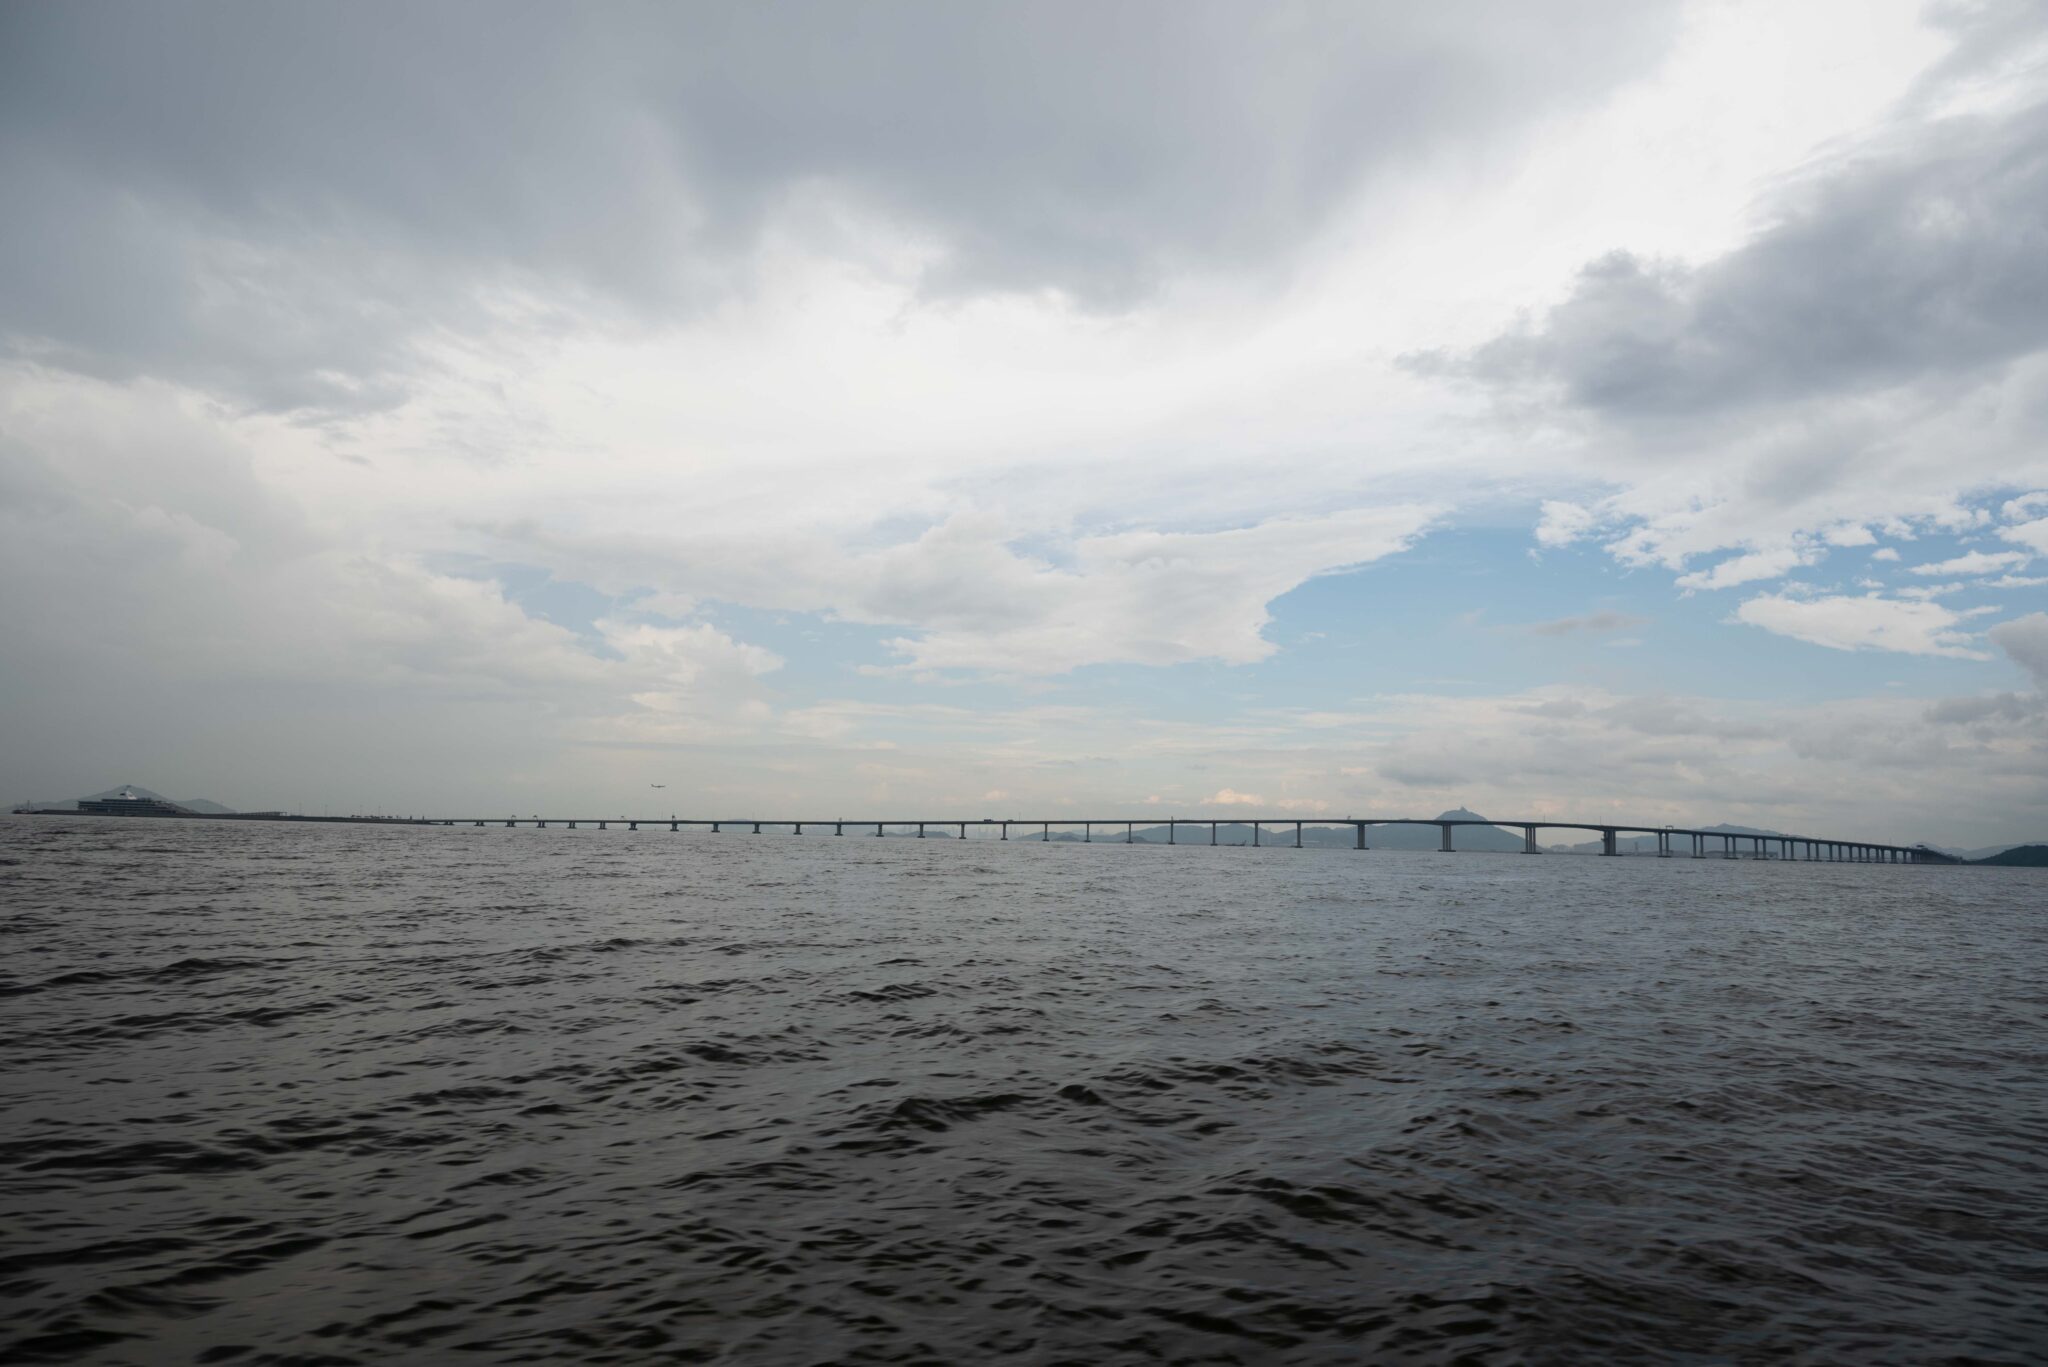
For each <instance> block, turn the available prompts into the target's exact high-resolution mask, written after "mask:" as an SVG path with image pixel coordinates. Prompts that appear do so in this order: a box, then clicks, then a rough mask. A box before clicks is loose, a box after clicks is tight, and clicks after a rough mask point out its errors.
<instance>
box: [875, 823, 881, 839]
mask: <svg viewBox="0 0 2048 1367" xmlns="http://www.w3.org/2000/svg"><path fill="white" fill-rule="evenodd" d="M881 838H882V823H881V822H879V821H877V822H876V823H875V839H877V840H880V839H881Z"/></svg>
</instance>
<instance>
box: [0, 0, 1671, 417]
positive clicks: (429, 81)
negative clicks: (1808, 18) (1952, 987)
mask: <svg viewBox="0 0 2048 1367" xmlns="http://www.w3.org/2000/svg"><path fill="white" fill-rule="evenodd" d="M1675 10H1676V7H1675V6H1674V5H1671V4H1664V3H1657V4H1641V5H1631V6H1629V7H1628V10H1627V12H1626V13H1621V14H1617V13H1616V12H1615V11H1613V10H1612V9H1611V7H1609V6H1606V5H1602V4H1598V3H1594V0H1565V3H1563V4H1561V5H1555V6H1552V7H1550V8H1548V9H1546V10H1545V11H1544V12H1542V13H1541V14H1538V13H1536V12H1534V11H1531V10H1529V9H1528V8H1527V7H1525V6H1520V5H1515V4H1507V3H1503V4H1496V5H1488V6H1483V7H1482V10H1481V12H1480V13H1479V14H1474V13H1473V12H1470V11H1456V12H1453V11H1437V10H1434V9H1425V8H1417V7H1414V6H1408V5H1401V4H1395V3H1368V4H1355V5H1346V4H1330V3H1313V2H1312V3H1305V4H1300V5H1295V6H1290V7H1288V8H1286V9H1284V10H1263V9H1247V8H1244V7H1242V6H1238V5H1231V4H1224V3H1196V4H1189V5H1181V4H1167V3H1163V2H1162V0H1149V2H1148V0H1137V2H1136V3H1131V4H1126V5H1120V6H1118V7H1117V8H1116V9H1115V10H1114V11H1113V12H1104V11H1100V10H1095V9H1088V10H1083V9H1082V8H1080V7H1076V6H1062V5H1051V6H1046V7H1023V8H1017V9H1003V8H987V7H959V8H953V7H941V8H933V7H928V6H914V5H887V4H885V5H876V6H866V7H860V8H849V7H846V6H842V5H836V4H831V3H826V2H823V0H820V2H818V3H804V2H802V0H785V2H783V3H768V4H738V3H713V4H709V5H700V6H691V7H685V8H681V9H674V10H662V9H657V8H635V9H613V10H609V11H603V12H599V11H594V10H589V11H586V10H579V9H574V8H563V7H558V6H549V5H540V4H528V3H517V0H515V2H514V3H510V4H504V5H483V4H469V3H459V2H458V3H453V4H448V5H437V6H430V7H421V6H407V5H397V4H389V5H371V6H368V7H337V8H331V9H323V8H310V7H279V6H273V5H264V4H257V3H240V4H238V3H216V4H210V5H207V6H204V7H203V8H201V9H198V10H192V11H183V12H179V11H170V10H166V9H164V8H162V7H160V6H155V5H149V4H108V5H102V6H94V7H86V8H79V7H71V6H47V7H39V8H37V9H35V10H34V11H31V12H25V13H21V14H16V15H10V17H9V21H8V41H7V43H6V44H5V51H4V53H0V129H4V130H5V134H4V136H0V183H5V184H7V185H8V187H9V201H10V211H9V213H8V214H7V215H6V217H5V220H4V222H0V318H4V319H6V320H7V324H8V326H7V330H8V331H9V332H11V333H12V334H14V336H13V338H12V342H13V345H14V346H16V347H17V348H20V349H21V350H23V351H25V352H27V353H30V354H34V355H36V356H39V357H42V358H44V359H45V360H47V361H49V362H51V363H55V364H60V365H64V366H67V367H72V368H75V369H78V370H80V371H82V372H85V373H90V374H94V375H99V376H107V377H127V376H136V375H149V376H156V377H160V378H173V379H177V380H179V381H181V382H185V383H191V384H194V385H198V386H201V387H204V388H207V389H208V390H210V391H213V392H216V393H219V394H222V395H225V396H228V397H230V398H232V399H233V400H234V401H235V402H237V403H240V404H244V405H249V406H253V407H256V408H262V409H273V410H281V411H295V410H300V411H302V410H314V411H322V412H336V411H338V412H363V411H372V410H377V409H381V408H386V407H389V406H392V405H394V404H396V403H398V402H400V401H401V400H402V399H403V398H404V397H405V396H406V395H407V394H408V393H409V392H412V391H413V390H414V389H415V387H416V386H417V383H418V381H419V379H420V377H421V375H422V374H423V373H425V372H427V371H429V370H431V369H437V368H440V367H444V366H446V365H448V364H450V363H451V362H450V358H448V357H447V356H445V355H443V354H440V347H441V344H442V339H445V338H446V337H448V336H450V335H454V334H464V333H467V334H475V333H478V332H487V331H489V330H490V329H491V328H492V327H493V326H494V325H499V324H502V323H503V322H504V321H506V320H507V319H508V318H509V317H513V316H519V317H525V318H528V319H530V320H532V321H535V322H538V323H540V324H541V325H542V326H544V327H550V328H559V327H560V326H561V325H562V324H563V323H565V322H566V320H567V319H568V318H569V317H571V316H575V317H578V318H579V319H580V321H581V322H582V323H583V324H585V325H588V324H590V323H592V322H594V321H597V320H598V319H599V317H601V316H602V317H603V318H605V320H606V321H607V322H608V323H609V325H610V326H613V327H616V328H621V329H626V330H631V329H633V328H636V327H641V326H646V325H649V324H660V323H673V322H676V321H680V320H685V319H688V318H691V317H694V316H698V315H701V314H702V313H703V312H704V311H706V310H708V309H711V308H715V307H717V306H719V305H720V304H721V303H722V302H723V301H725V300H727V299H728V298H730V297H731V296H732V295H733V294H734V292H735V291H740V292H744V291H745V290H746V289H747V288H748V287H749V279H750V276H751V274H752V272H753V270H754V269H755V267H756V266H757V264H758V258H759V254H760V253H761V252H762V251H763V250H764V249H772V247H773V246H774V244H775V243H776V242H777V241H778V240H780V239H787V238H790V237H792V236H794V237H805V238H810V239H815V240H820V241H824V242H828V243H829V244H830V245H831V247H832V248H833V249H834V250H835V251H836V252H838V253H842V254H845V255H848V256H851V257H855V258H861V259H865V260H866V261H867V262H868V263H869V264H870V265H871V266H873V267H875V268H876V269H879V270H883V271H893V272H899V273H900V272H907V273H908V274H910V275H912V276H914V277H915V278H916V279H917V280H918V282H919V288H920V290H921V291H922V292H923V293H924V294H926V295H927V296H931V295H940V296H950V297H956V298H957V297H973V296H977V295H981V294H986V293H991V292H993V293H1022V294H1031V293H1036V292H1040V291H1052V292H1057V293H1059V294H1061V295H1063V296H1065V297H1068V298H1070V299H1073V300H1075V301H1078V302H1079V303H1080V304H1082V305H1083V306H1085V307H1088V308H1091V309H1101V310H1121V309H1126V308H1130V307H1133V306H1135V305H1137V304H1139V303H1141V302H1142V301H1144V300H1145V299H1147V298H1149V297H1151V296H1152V295H1153V294H1154V292H1155V291H1157V290H1158V289H1159V288H1161V286H1162V285H1163V283H1164V282H1165V281H1167V280H1168V279H1169V278H1170V277H1172V276H1173V275H1174V274H1176V273H1177V272H1179V271H1182V270H1185V269H1189V268H1206V269H1210V270H1223V271H1231V270H1238V269H1252V270H1266V269H1270V268H1272V267H1273V266H1274V265H1275V264H1281V265H1283V266H1284V263H1285V260H1286V258H1287V257H1288V256H1289V255H1290V254H1291V252H1292V251H1293V249H1295V248H1296V247H1297V246H1298V245H1299V244H1300V243H1301V242H1302V241H1303V240H1304V239H1306V238H1308V237H1310V236H1312V235H1313V234H1314V233H1316V232H1317V231H1318V230H1319V229H1320V228H1321V227H1323V226H1324V225H1325V224H1326V223H1327V221H1328V220H1329V218H1330V216H1331V215H1332V214H1333V213H1334V212H1335V211H1336V210H1337V209H1338V208H1339V207H1341V206H1342V205H1344V204H1345V203H1347V202H1348V200H1349V199H1350V197H1351V196H1352V195H1353V194H1354V193H1355V192H1356V191H1357V190H1358V188H1359V187H1360V186H1361V185H1362V184H1363V183H1366V182H1368V181H1370V180H1372V179H1374V178H1377V177H1380V176H1383V175H1386V174H1388V173H1391V172H1395V171H1402V170H1407V169H1409V168H1412V167H1413V166H1414V165H1415V164H1416V162H1417V159H1418V158H1426V157H1428V156H1430V155H1431V154H1432V153H1434V152H1440V151H1443V150H1446V149H1448V148H1450V147H1452V146H1458V145H1462V144H1463V143H1464V142H1465V141H1466V140H1470V139H1485V138H1488V137H1513V136H1519V135H1520V134H1521V131H1522V129H1523V127H1525V125H1526V122H1527V121H1528V120H1529V119H1530V118H1531V116H1532V115H1534V114H1535V113H1537V112H1538V111H1542V110H1545V109H1553V108H1567V107H1570V106H1572V105H1573V104H1575V103H1578V102H1580V101H1583V100H1585V99H1588V98H1590V97H1593V96H1595V95H1597V94H1599V93H1601V92H1604V91H1605V90H1608V89H1611V88H1612V87H1613V85H1614V84H1616V83H1617V82H1619V81H1622V80H1625V79H1627V78H1628V77H1629V76H1630V75H1631V74H1633V73H1634V72H1635V71H1637V70H1639V69H1640V68H1641V67H1642V65H1643V64H1644V63H1645V62H1646V61H1648V60H1650V59H1652V58H1654V57H1655V56H1656V55H1657V54H1658V53H1659V52H1660V51H1661V50H1662V49H1663V47H1664V45H1665V44H1666V43H1667V42H1668V41H1669V40H1670V39H1671V37H1672V35H1673V34H1674V32H1675V28H1674V18H1675ZM1475 20H1476V22H1475Z"/></svg>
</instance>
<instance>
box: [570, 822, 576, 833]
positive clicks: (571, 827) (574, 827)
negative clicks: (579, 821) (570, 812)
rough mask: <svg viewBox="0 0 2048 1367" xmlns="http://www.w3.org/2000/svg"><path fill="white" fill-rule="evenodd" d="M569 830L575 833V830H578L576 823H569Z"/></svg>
mask: <svg viewBox="0 0 2048 1367" xmlns="http://www.w3.org/2000/svg"><path fill="white" fill-rule="evenodd" d="M569 829H570V830H572V831H573V830H575V829H576V823H575V822H573V821H572V822H570V823H569Z"/></svg>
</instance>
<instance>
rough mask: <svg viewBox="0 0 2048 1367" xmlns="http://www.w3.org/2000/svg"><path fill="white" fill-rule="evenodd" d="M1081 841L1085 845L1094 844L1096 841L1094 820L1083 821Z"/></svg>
mask: <svg viewBox="0 0 2048 1367" xmlns="http://www.w3.org/2000/svg"><path fill="white" fill-rule="evenodd" d="M1081 843H1082V844H1083V845H1093V844H1094V843H1095V823H1094V822H1092V821H1084V822H1082V823H1081Z"/></svg>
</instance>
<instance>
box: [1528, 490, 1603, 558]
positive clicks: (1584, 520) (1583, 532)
mask: <svg viewBox="0 0 2048 1367" xmlns="http://www.w3.org/2000/svg"><path fill="white" fill-rule="evenodd" d="M1598 525H1599V517H1598V515H1597V514H1595V513H1594V512H1593V511H1592V510H1591V509H1589V508H1586V507H1583V506H1581V505H1579V504H1577V503H1569V502H1566V501H1564V500H1562V499H1554V498H1552V499H1545V500H1544V501H1543V515H1542V518H1541V520H1540V521H1538V522H1537V524H1536V544H1537V545H1539V546H1546V547H1558V546H1569V545H1571V544H1572V543H1573V542H1574V541H1579V540H1582V539H1584V538H1585V537H1586V536H1588V535H1590V534H1591V533H1592V531H1593V529H1594V528H1595V527H1596V526H1598Z"/></svg>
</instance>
